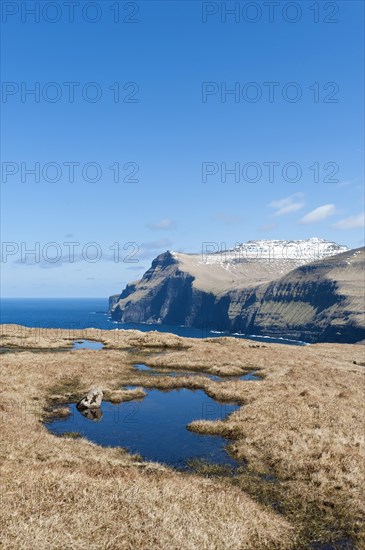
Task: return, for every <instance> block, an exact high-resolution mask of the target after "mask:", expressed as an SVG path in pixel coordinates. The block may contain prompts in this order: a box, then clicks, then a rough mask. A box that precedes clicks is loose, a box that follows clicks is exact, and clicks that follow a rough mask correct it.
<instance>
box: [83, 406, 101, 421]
mask: <svg viewBox="0 0 365 550" xmlns="http://www.w3.org/2000/svg"><path fill="white" fill-rule="evenodd" d="M77 410H78V412H79V413H80V414H82V416H84V417H85V418H87V419H88V420H92V421H93V422H99V420H101V419H102V418H103V413H102V410H101V409H79V408H78V409H77Z"/></svg>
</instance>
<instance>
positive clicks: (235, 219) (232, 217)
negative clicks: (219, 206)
mask: <svg viewBox="0 0 365 550" xmlns="http://www.w3.org/2000/svg"><path fill="white" fill-rule="evenodd" d="M215 219H216V220H217V221H219V222H222V223H224V224H225V225H238V224H240V223H242V222H243V218H242V216H240V215H239V214H233V213H231V212H227V211H225V212H218V213H217V214H216V215H215Z"/></svg>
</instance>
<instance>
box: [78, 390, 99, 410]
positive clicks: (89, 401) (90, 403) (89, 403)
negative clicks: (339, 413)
mask: <svg viewBox="0 0 365 550" xmlns="http://www.w3.org/2000/svg"><path fill="white" fill-rule="evenodd" d="M102 400H103V392H102V390H101V389H100V388H93V389H92V390H90V391H89V392H88V393H87V394H86V395H84V397H83V398H82V399H81V401H79V402H78V404H77V408H78V409H80V410H84V409H99V408H100V405H101V402H102Z"/></svg>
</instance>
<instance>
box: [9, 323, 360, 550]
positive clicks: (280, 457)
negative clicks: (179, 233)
mask: <svg viewBox="0 0 365 550" xmlns="http://www.w3.org/2000/svg"><path fill="white" fill-rule="evenodd" d="M78 339H87V340H93V341H100V342H102V343H103V344H104V348H103V349H100V350H89V349H71V348H72V346H73V342H74V341H75V340H78ZM1 340H2V344H3V346H4V349H5V351H6V353H4V354H2V357H1V363H2V371H1V379H2V391H1V398H0V410H1V439H2V444H1V460H2V468H1V484H2V487H1V488H2V491H1V498H2V506H1V515H2V548H4V549H5V548H14V549H15V548H16V549H22V548H24V549H29V548H37V549H47V550H48V549H50V548H51V549H59V548H72V549H86V548H88V549H100V548H105V549H119V548H120V549H172V550H173V549H176V550H177V549H186V550H192V549H217V550H223V549H232V550H233V549H235V550H236V549H261V548H268V549H276V548H278V549H300V548H303V549H304V548H317V549H322V548H333V549H336V548H342V549H344V548H347V549H350V548H355V549H361V548H364V547H365V535H364V531H363V530H362V527H363V525H364V519H365V517H364V508H365V505H364V498H363V483H364V469H365V466H364V455H365V454H364V418H365V415H364V413H365V400H364V396H365V395H364V393H365V387H364V381H365V370H364V366H363V364H364V356H363V351H362V348H361V346H357V345H336V344H318V345H312V346H305V347H295V346H286V345H279V344H255V343H253V342H252V341H248V340H237V339H234V338H214V339H207V340H198V339H183V338H180V337H178V336H175V335H172V334H162V333H156V332H151V333H141V332H138V331H101V330H93V329H88V330H83V331H67V330H52V329H48V330H46V329H26V328H24V327H19V326H16V325H3V326H2V337H1ZM60 350H61V351H60ZM58 351H59V352H58ZM136 363H146V364H148V365H149V366H151V367H153V368H154V369H156V370H158V371H159V372H160V373H161V374H160V375H159V376H151V374H150V373H148V372H143V371H138V370H136V369H135V368H134V364H136ZM179 370H180V371H188V372H189V373H191V372H196V376H191V375H189V376H177V377H175V376H169V373H171V372H179ZM252 371H256V372H257V373H258V374H259V375H260V377H261V380H260V381H249V380H248V381H242V380H238V379H237V378H232V377H239V376H242V375H244V374H245V373H247V372H252ZM164 372H166V376H164V374H163V373H164ZM204 374H205V375H206V374H213V375H218V376H221V377H223V381H221V380H220V381H219V382H218V381H216V380H212V379H210V378H208V377H207V376H204ZM224 377H227V380H226V381H225V380H224ZM131 385H132V386H136V387H137V388H136V389H134V390H128V389H126V387H127V386H131ZM93 386H100V387H101V388H102V389H103V391H104V399H105V400H107V401H111V402H114V403H118V402H120V401H124V400H127V399H136V398H140V399H143V398H144V397H143V396H144V390H143V388H158V389H160V390H163V389H166V390H168V389H173V388H182V387H185V388H192V389H194V388H195V389H203V390H204V391H205V392H206V393H207V394H208V395H209V396H211V397H212V398H214V399H216V400H218V401H224V402H226V401H232V402H235V403H239V404H240V405H241V407H240V408H239V409H238V410H237V411H236V412H234V413H233V414H232V415H231V416H229V417H228V418H227V419H225V420H223V421H214V422H211V421H197V422H192V423H191V424H190V426H189V429H191V430H194V431H196V432H199V433H208V434H217V435H222V436H224V437H226V438H228V439H229V440H230V444H229V449H230V453H231V454H232V456H233V457H234V458H236V459H238V460H239V461H240V462H241V463H242V467H240V468H239V469H238V471H236V472H235V475H233V476H232V475H229V473H230V472H227V471H226V470H225V469H224V468H222V467H219V466H216V467H215V466H214V465H213V466H212V465H211V464H204V463H198V464H195V465H194V469H195V473H184V472H178V471H175V470H173V469H171V468H168V467H166V466H163V465H161V464H157V463H149V462H145V461H143V460H141V457H139V456H137V455H131V454H129V453H128V452H126V451H125V450H123V449H121V448H105V447H100V446H98V445H95V444H93V443H91V442H89V441H87V440H85V439H83V438H80V437H78V434H76V433H74V434H72V433H69V434H66V437H62V438H61V437H56V436H54V435H52V434H51V433H50V432H49V431H48V430H47V429H46V427H45V425H44V421H45V420H47V419H49V418H50V417H51V416H52V415H54V414H55V412H56V411H57V414H59V415H65V414H67V407H65V406H64V404H65V403H70V402H75V401H76V400H78V399H79V398H80V397H81V396H82V394H83V393H85V392H86V391H87V390H89V388H90V387H93ZM61 405H62V407H60V406H61ZM325 545H328V546H325Z"/></svg>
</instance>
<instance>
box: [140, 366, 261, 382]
mask: <svg viewBox="0 0 365 550" xmlns="http://www.w3.org/2000/svg"><path fill="white" fill-rule="evenodd" d="M134 368H135V369H136V370H138V371H140V372H148V373H149V374H152V375H154V376H171V377H173V378H177V377H179V376H205V377H206V378H209V380H214V382H224V381H228V380H254V381H258V380H260V376H258V375H257V374H256V373H257V371H252V372H248V373H246V374H244V375H242V376H217V375H216V374H208V373H202V372H195V371H185V370H181V371H180V372H167V371H166V372H161V371H156V370H155V369H153V368H152V367H149V366H148V365H145V364H144V363H136V364H135V365H134Z"/></svg>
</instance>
